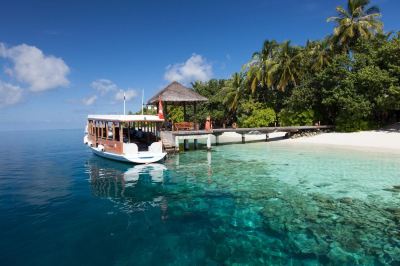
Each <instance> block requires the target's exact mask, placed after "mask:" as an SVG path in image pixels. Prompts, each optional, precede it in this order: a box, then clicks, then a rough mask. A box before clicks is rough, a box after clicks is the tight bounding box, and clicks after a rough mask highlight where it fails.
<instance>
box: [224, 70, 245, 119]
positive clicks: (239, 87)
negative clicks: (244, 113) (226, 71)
mask: <svg viewBox="0 0 400 266" xmlns="http://www.w3.org/2000/svg"><path fill="white" fill-rule="evenodd" d="M220 93H222V95H224V97H223V99H224V100H223V104H224V105H226V106H227V107H228V110H230V111H231V112H232V113H235V112H236V110H237V107H238V105H239V101H240V99H241V98H242V97H243V93H244V79H243V76H242V74H241V73H234V74H233V75H232V78H231V79H229V80H227V81H226V82H225V86H224V87H223V88H222V90H221V91H220Z"/></svg>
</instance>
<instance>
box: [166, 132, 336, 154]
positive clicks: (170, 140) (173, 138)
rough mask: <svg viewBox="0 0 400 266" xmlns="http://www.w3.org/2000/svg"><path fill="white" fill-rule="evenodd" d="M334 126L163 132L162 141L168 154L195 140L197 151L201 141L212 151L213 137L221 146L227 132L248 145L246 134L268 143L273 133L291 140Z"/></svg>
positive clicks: (187, 146)
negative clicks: (295, 136) (306, 132)
mask: <svg viewBox="0 0 400 266" xmlns="http://www.w3.org/2000/svg"><path fill="white" fill-rule="evenodd" d="M332 128H333V126H291V127H258V128H217V129H213V130H210V131H208V130H184V131H162V132H161V140H162V142H163V146H164V149H165V150H166V151H167V152H176V151H179V142H180V140H183V146H184V150H188V149H189V140H193V144H194V148H195V149H197V143H198V140H199V139H206V140H207V149H211V135H214V136H215V138H216V143H215V144H216V145H218V144H219V136H220V135H222V134H223V133H225V132H235V133H238V134H241V135H242V143H246V134H265V141H268V134H269V133H273V132H286V135H285V136H286V137H287V138H289V137H290V136H291V135H292V134H294V133H298V132H303V131H318V130H322V129H332Z"/></svg>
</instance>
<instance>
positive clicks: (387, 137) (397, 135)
mask: <svg viewBox="0 0 400 266" xmlns="http://www.w3.org/2000/svg"><path fill="white" fill-rule="evenodd" d="M284 142H287V143H308V144H324V145H338V146H347V147H360V148H368V149H390V150H398V151H400V132H390V131H361V132H353V133H322V134H319V135H316V136H312V137H301V138H297V139H287V140H284Z"/></svg>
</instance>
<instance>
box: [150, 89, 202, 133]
mask: <svg viewBox="0 0 400 266" xmlns="http://www.w3.org/2000/svg"><path fill="white" fill-rule="evenodd" d="M159 99H161V101H162V103H163V108H164V114H165V117H166V118H168V117H169V116H168V106H171V105H179V106H183V116H184V120H185V122H183V123H181V125H182V126H184V125H185V123H193V122H194V121H190V122H189V121H187V113H186V111H187V110H186V109H187V107H188V105H190V106H192V107H193V113H194V114H196V105H197V103H200V102H206V101H208V99H207V98H206V97H204V96H202V95H200V94H198V93H197V92H195V91H194V90H193V89H190V88H187V87H185V86H183V85H182V84H180V83H179V82H176V81H174V82H172V83H171V84H169V85H168V86H167V87H165V88H164V89H162V90H161V91H159V92H158V93H157V94H156V95H154V96H153V97H151V98H150V100H149V101H148V102H147V103H148V104H149V105H156V106H158V101H159ZM186 125H189V124H186ZM177 126H179V124H178V123H177Z"/></svg>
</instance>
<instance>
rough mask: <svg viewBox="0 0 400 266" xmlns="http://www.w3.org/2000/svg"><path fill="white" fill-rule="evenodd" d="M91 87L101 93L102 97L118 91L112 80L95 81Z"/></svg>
mask: <svg viewBox="0 0 400 266" xmlns="http://www.w3.org/2000/svg"><path fill="white" fill-rule="evenodd" d="M90 86H91V87H92V88H93V89H95V90H97V91H98V92H100V94H101V95H104V94H106V93H108V92H111V91H116V90H118V86H117V85H116V84H115V83H114V82H112V81H111V80H108V79H98V80H95V81H93V82H92V83H91V84H90Z"/></svg>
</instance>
